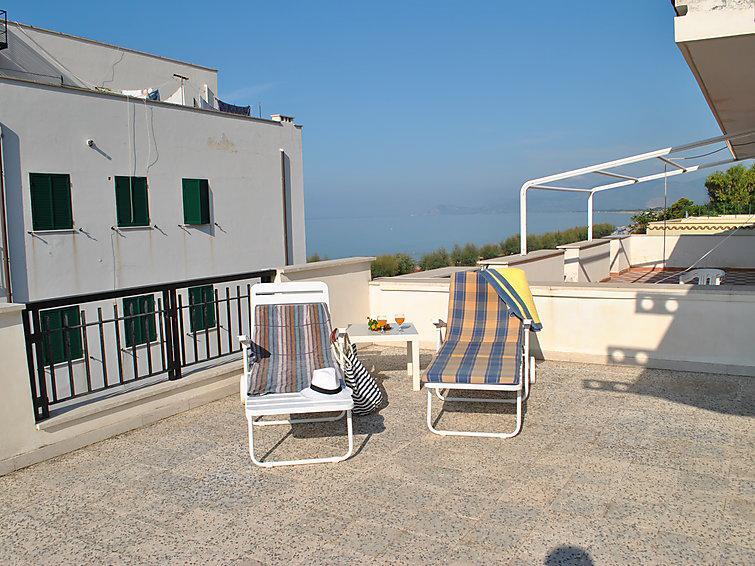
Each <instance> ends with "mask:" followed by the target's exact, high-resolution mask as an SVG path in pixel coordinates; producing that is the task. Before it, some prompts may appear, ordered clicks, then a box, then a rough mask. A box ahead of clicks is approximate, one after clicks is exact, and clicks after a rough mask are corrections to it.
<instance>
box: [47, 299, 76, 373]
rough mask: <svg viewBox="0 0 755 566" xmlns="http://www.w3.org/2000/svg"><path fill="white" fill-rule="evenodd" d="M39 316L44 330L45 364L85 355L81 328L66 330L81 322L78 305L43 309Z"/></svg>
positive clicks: (57, 362)
mask: <svg viewBox="0 0 755 566" xmlns="http://www.w3.org/2000/svg"><path fill="white" fill-rule="evenodd" d="M39 316H40V320H41V323H42V330H43V334H42V339H43V343H42V359H43V363H44V364H45V365H47V364H50V363H53V364H59V363H62V362H66V361H68V360H69V359H70V360H78V359H80V358H81V357H82V355H83V347H82V334H81V332H82V330H81V328H74V329H71V330H64V327H71V326H78V325H80V324H81V315H80V312H79V307H78V305H74V306H70V307H63V308H60V309H52V310H48V311H42V312H40V313H39ZM64 322H65V324H64ZM45 331H47V332H45ZM66 340H68V352H67V353H68V355H66Z"/></svg>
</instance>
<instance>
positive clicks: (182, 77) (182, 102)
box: [173, 73, 189, 106]
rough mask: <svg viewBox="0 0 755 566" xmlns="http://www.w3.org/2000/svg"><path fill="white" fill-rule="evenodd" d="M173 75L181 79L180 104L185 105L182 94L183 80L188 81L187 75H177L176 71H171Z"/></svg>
mask: <svg viewBox="0 0 755 566" xmlns="http://www.w3.org/2000/svg"><path fill="white" fill-rule="evenodd" d="M173 76H174V77H176V78H177V79H180V81H181V104H182V105H183V106H186V98H185V95H184V81H188V80H189V77H184V76H183V75H178V74H176V73H173Z"/></svg>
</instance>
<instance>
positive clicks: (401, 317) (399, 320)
mask: <svg viewBox="0 0 755 566" xmlns="http://www.w3.org/2000/svg"><path fill="white" fill-rule="evenodd" d="M395 318H396V324H398V331H399V332H403V331H404V321H405V320H406V317H405V316H404V313H397V314H396V315H395Z"/></svg>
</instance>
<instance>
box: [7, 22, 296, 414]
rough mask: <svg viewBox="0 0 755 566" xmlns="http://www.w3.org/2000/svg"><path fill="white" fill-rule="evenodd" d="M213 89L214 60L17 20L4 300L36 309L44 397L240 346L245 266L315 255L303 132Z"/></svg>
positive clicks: (12, 48)
mask: <svg viewBox="0 0 755 566" xmlns="http://www.w3.org/2000/svg"><path fill="white" fill-rule="evenodd" d="M217 92H218V79H217V71H216V70H215V69H210V68H207V67H202V66H199V65H194V64H191V63H185V62H180V61H175V60H172V59H168V58H165V57H160V56H156V55H150V54H147V53H142V52H138V51H134V50H132V49H127V48H122V47H116V46H112V45H106V44H103V43H100V42H97V41H92V40H89V39H83V38H79V37H73V36H70V35H66V34H62V33H59V32H53V31H48V30H42V29H38V28H34V27H31V26H28V25H24V24H20V23H15V22H10V23H8V24H7V47H6V48H4V49H1V50H0V129H1V133H2V137H1V138H0V139H1V140H2V148H1V149H2V151H1V156H2V175H1V176H0V179H2V193H3V198H2V201H1V202H2V204H3V206H2V207H0V221H1V223H2V226H0V227H1V228H2V230H1V231H0V252H2V256H1V257H0V260H2V261H1V263H2V267H3V268H2V270H0V273H1V275H0V282H1V285H0V288H1V290H0V297H2V298H4V300H6V301H9V302H17V303H26V304H27V315H26V316H27V320H28V322H29V328H30V331H29V333H28V334H29V338H28V340H29V342H28V349H29V357H30V365H31V366H34V368H35V369H33V370H32V372H33V374H35V375H36V377H37V379H38V382H37V384H38V385H37V387H38V394H37V396H36V399H37V400H38V401H39V403H41V404H43V405H45V406H46V404H47V401H46V400H44V401H42V399H49V400H50V403H51V404H55V403H62V402H65V400H67V399H68V400H71V399H72V398H74V397H78V396H80V395H84V394H88V393H91V392H92V391H97V390H105V389H109V388H111V387H120V386H121V385H123V384H124V383H126V384H128V383H130V382H131V381H134V380H136V379H141V378H156V379H158V378H159V377H160V376H164V375H166V373H167V374H168V375H171V376H175V375H180V368H181V367H185V366H188V365H192V364H196V363H198V364H201V363H204V362H207V361H208V359H215V358H218V357H221V356H225V355H227V354H229V353H233V352H234V350H235V348H236V347H237V346H238V343H237V341H236V336H237V335H238V334H241V333H243V332H244V331H246V330H247V329H246V328H245V324H246V323H247V322H248V321H249V313H248V309H247V304H246V299H245V297H246V291H247V289H248V285H249V284H250V283H252V282H254V281H255V280H259V279H258V278H256V277H252V276H250V275H249V274H250V273H252V272H259V271H261V270H269V269H272V268H276V267H279V266H284V265H290V264H293V263H296V262H302V261H304V259H305V255H306V251H305V232H304V183H303V176H302V134H301V127H300V126H298V125H296V124H294V121H293V118H292V117H289V116H282V115H275V116H273V118H272V119H270V120H265V119H260V118H254V117H251V116H249V115H241V114H238V113H231V112H230V111H231V110H235V111H236V112H238V111H239V110H240V109H239V108H229V107H228V106H227V105H224V104H223V103H222V102H221V101H218V100H217V99H216V97H215V93H217ZM221 109H222V110H223V111H220V110H221ZM247 114H248V111H247ZM243 274H246V275H247V276H245V277H242V276H241V275H243ZM229 275H238V276H237V277H228V276H229ZM198 279H203V280H204V281H201V282H199V281H197V280H198ZM171 282H184V283H183V284H181V285H177V286H173V288H172V290H170V291H168V290H166V289H165V288H164V287H161V286H160V285H162V284H165V283H171ZM139 287H141V289H134V288H139ZM144 287H148V288H144ZM149 287H151V288H149ZM127 289H128V290H130V291H125V290H127ZM93 293H96V294H97V295H92V294H93ZM171 293H172V298H171V297H169V295H170V294H171ZM50 299H59V300H58V301H57V302H56V303H54V304H53V303H50V302H49V300H50ZM45 300H48V303H38V301H45ZM35 302H37V303H36V304H35ZM168 303H170V305H169V304H168ZM168 310H170V311H171V314H169V313H168V312H167V311H168ZM176 313H180V316H176ZM170 317H172V318H170ZM177 319H178V320H177ZM100 320H103V321H104V322H103V323H101V324H100V323H99V321H100ZM171 321H173V322H175V325H173V326H171V325H172V322H171ZM63 326H66V327H73V328H74V329H73V330H70V331H63V330H61V327H63ZM179 358H180V359H179ZM176 372H178V373H176ZM44 412H46V408H45V409H44Z"/></svg>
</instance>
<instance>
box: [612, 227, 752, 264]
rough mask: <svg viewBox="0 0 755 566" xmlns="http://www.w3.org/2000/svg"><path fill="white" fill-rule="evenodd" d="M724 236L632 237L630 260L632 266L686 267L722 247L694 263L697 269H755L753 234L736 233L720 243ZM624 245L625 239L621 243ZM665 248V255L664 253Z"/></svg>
mask: <svg viewBox="0 0 755 566" xmlns="http://www.w3.org/2000/svg"><path fill="white" fill-rule="evenodd" d="M725 237H726V235H722V236H718V235H712V234H705V235H699V236H698V235H681V236H679V235H667V236H666V238H665V245H664V238H663V236H662V235H646V234H633V235H632V236H631V237H630V238H629V242H628V250H629V261H630V263H631V265H632V267H647V268H661V267H664V262H663V258H664V255H665V257H666V259H667V261H666V264H665V267H681V268H686V267H689V266H690V265H692V264H693V263H695V262H697V261H698V260H699V259H700V258H701V257H703V256H704V255H705V254H706V253H707V252H709V251H710V250H712V249H713V248H714V247H716V246H717V245H718V244H721V245H720V246H719V247H718V248H716V249H715V250H714V251H713V252H712V253H711V254H710V255H708V256H707V257H705V258H704V259H703V260H702V261H700V262H699V263H697V267H721V268H727V267H734V268H753V267H755V234H752V233H751V232H742V233H737V234H734V235H733V236H731V237H730V238H728V239H727V240H726V241H725V242H723V243H722V241H723V239H724V238H725ZM624 242H626V240H624ZM664 249H665V254H664Z"/></svg>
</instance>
